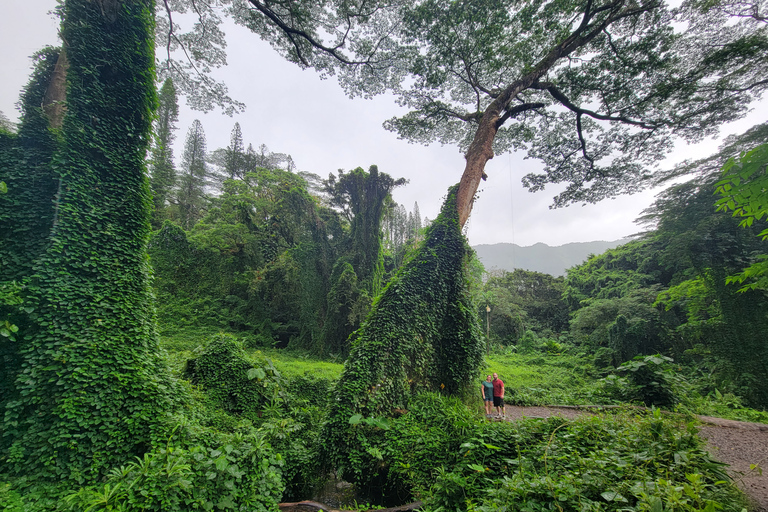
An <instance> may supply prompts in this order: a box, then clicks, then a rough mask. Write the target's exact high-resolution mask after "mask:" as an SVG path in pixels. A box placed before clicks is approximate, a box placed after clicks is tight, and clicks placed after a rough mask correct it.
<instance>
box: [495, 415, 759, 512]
mask: <svg viewBox="0 0 768 512" xmlns="http://www.w3.org/2000/svg"><path fill="white" fill-rule="evenodd" d="M588 414H593V412H591V411H589V410H588V409H580V408H575V407H557V406H550V407H518V406H510V405H507V406H506V415H505V417H504V419H505V420H506V421H515V420H519V419H521V418H548V417H550V416H562V417H564V418H568V419H575V418H578V417H580V416H584V415H588ZM698 418H699V420H700V421H701V422H702V424H703V425H702V427H701V428H700V430H699V436H701V437H702V438H703V439H705V440H706V441H707V446H708V448H709V452H710V453H711V454H712V456H713V457H714V458H715V459H717V460H719V461H721V462H725V463H726V464H728V465H729V466H730V469H729V473H730V475H731V477H733V479H734V481H736V483H737V484H738V485H739V487H741V488H742V489H743V490H744V492H746V493H747V495H748V496H749V497H750V498H751V499H752V500H753V501H754V507H753V508H751V509H750V511H751V512H768V425H766V424H763V423H747V422H744V421H733V420H725V419H722V418H713V417H709V416H699V417H698ZM752 464H757V465H759V466H760V467H762V468H764V471H763V472H762V473H763V474H760V471H755V470H750V465H752Z"/></svg>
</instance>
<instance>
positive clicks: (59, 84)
mask: <svg viewBox="0 0 768 512" xmlns="http://www.w3.org/2000/svg"><path fill="white" fill-rule="evenodd" d="M68 68H69V61H68V60H67V47H66V45H64V46H62V47H61V53H59V59H58V60H57V61H56V67H55V68H54V70H53V75H52V76H51V82H50V84H48V89H46V91H45V97H44V98H43V112H45V115H46V116H48V121H49V122H50V125H51V128H55V129H57V130H58V129H61V124H62V123H63V122H64V111H65V110H66V108H67V107H66V106H65V102H66V100H67V69H68Z"/></svg>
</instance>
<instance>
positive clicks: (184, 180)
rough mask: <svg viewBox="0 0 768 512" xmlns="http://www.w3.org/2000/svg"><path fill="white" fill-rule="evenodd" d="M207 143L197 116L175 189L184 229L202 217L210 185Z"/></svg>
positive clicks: (179, 215)
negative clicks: (207, 188)
mask: <svg viewBox="0 0 768 512" xmlns="http://www.w3.org/2000/svg"><path fill="white" fill-rule="evenodd" d="M205 145H206V144H205V132H204V131H203V124H202V123H201V122H200V121H199V120H198V119H195V120H194V121H193V122H192V126H190V127H189V131H187V139H186V141H185V143H184V153H183V154H182V156H181V173H180V174H179V176H178V179H177V183H176V193H175V203H176V207H177V209H178V219H179V223H180V224H181V226H182V227H183V228H184V229H191V228H192V226H193V225H194V224H195V222H196V221H197V220H198V219H200V218H201V217H202V215H203V209H204V207H205V199H206V187H209V186H210V185H211V179H210V178H211V177H210V174H209V172H208V163H207V162H206V148H205Z"/></svg>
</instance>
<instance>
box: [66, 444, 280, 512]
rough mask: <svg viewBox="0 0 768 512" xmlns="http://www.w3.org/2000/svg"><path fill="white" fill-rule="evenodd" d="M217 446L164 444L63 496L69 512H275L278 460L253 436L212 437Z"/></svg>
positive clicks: (271, 451)
mask: <svg viewBox="0 0 768 512" xmlns="http://www.w3.org/2000/svg"><path fill="white" fill-rule="evenodd" d="M210 441H211V442H221V443H222V444H221V445H220V446H216V447H215V448H214V447H209V446H208V445H196V446H191V447H184V446H177V444H178V443H171V442H169V443H168V444H167V445H166V446H161V447H156V448H155V449H153V450H152V451H151V452H147V453H145V454H144V457H143V458H138V457H137V460H136V461H134V462H132V463H129V464H127V465H125V466H120V467H118V468H115V469H113V470H112V471H110V473H109V475H108V477H107V479H106V482H104V483H103V484H100V485H99V486H93V487H85V488H82V489H80V490H79V491H78V492H76V493H73V494H71V495H69V496H68V497H67V498H66V500H67V501H68V502H69V503H70V506H71V507H72V508H71V510H73V511H74V510H93V511H107V510H115V511H118V510H125V511H128V510H131V511H134V510H135V511H138V510H155V511H167V510H179V511H186V510H214V509H216V510H243V509H244V508H247V510H254V511H269V510H271V511H276V510H277V502H278V501H279V499H280V497H281V496H282V493H283V490H284V483H283V480H282V466H283V460H282V457H281V456H280V455H279V454H276V453H275V452H274V451H273V450H272V447H271V446H270V445H269V443H267V442H266V441H265V439H264V438H263V437H262V436H260V435H259V434H255V435H254V434H252V435H250V436H247V437H246V436H243V435H231V436H214V437H213V438H211V439H210Z"/></svg>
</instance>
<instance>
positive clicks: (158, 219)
mask: <svg viewBox="0 0 768 512" xmlns="http://www.w3.org/2000/svg"><path fill="white" fill-rule="evenodd" d="M178 120H179V103H178V99H177V97H176V87H174V85H173V80H171V79H170V78H168V79H166V80H165V82H163V86H162V87H161V88H160V94H159V95H158V105H157V113H156V117H155V126H154V134H153V135H154V137H153V139H152V148H151V150H150V160H149V184H150V187H151V189H152V199H153V201H154V203H155V211H154V216H153V221H154V222H153V224H154V225H155V227H159V225H160V224H162V221H163V219H164V218H165V217H166V215H165V208H166V207H167V206H168V204H169V199H170V194H171V191H172V190H173V188H174V185H175V184H176V168H175V166H174V163H173V141H174V139H175V138H176V135H175V133H174V132H175V131H176V122H177V121H178Z"/></svg>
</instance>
